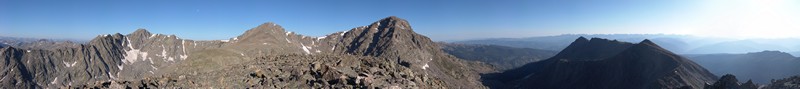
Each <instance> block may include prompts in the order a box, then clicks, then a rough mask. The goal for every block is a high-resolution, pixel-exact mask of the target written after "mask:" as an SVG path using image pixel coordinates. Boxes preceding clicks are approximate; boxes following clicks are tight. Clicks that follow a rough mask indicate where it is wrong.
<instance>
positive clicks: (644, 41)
mask: <svg viewBox="0 0 800 89" xmlns="http://www.w3.org/2000/svg"><path fill="white" fill-rule="evenodd" d="M639 44H648V45H656V43H653V41H650V39H644V40H642V42H639Z"/></svg>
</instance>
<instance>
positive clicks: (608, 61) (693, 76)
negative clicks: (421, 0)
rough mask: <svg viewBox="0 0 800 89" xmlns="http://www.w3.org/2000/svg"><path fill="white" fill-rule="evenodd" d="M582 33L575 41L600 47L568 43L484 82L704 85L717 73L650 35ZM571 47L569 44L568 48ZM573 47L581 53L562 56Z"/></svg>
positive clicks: (572, 87)
mask: <svg viewBox="0 0 800 89" xmlns="http://www.w3.org/2000/svg"><path fill="white" fill-rule="evenodd" d="M583 39H584V38H579V39H578V40H577V41H576V42H575V43H573V45H575V44H578V45H575V46H582V47H600V48H580V47H567V49H565V51H562V52H560V53H559V54H558V55H561V56H558V55H557V56H556V57H553V58H550V59H547V60H545V61H540V62H534V63H530V64H527V65H525V66H523V67H521V68H517V69H513V70H509V71H505V72H503V73H498V74H488V75H485V77H484V79H486V80H487V82H485V84H488V85H490V86H491V87H496V88H542V89H587V88H594V89H648V88H650V89H652V88H681V87H692V88H702V87H703V86H704V85H703V84H705V83H710V82H712V81H714V79H715V77H714V75H712V74H711V73H709V72H708V71H706V70H705V69H703V68H702V67H700V66H698V65H697V64H695V63H694V62H691V61H689V60H687V59H685V58H683V57H681V56H678V55H675V54H673V53H672V52H669V51H667V50H665V49H663V48H661V47H659V46H658V45H656V44H654V43H652V42H651V41H649V40H644V41H642V42H640V43H638V44H631V43H624V42H616V41H611V40H606V39H597V38H593V39H592V40H591V41H586V40H583ZM592 41H594V42H592ZM583 43H595V44H594V45H597V46H594V45H580V44H583ZM604 47H610V48H604ZM572 48H577V49H572ZM616 48H624V49H616ZM569 49H572V50H570V51H566V50H569ZM573 53H577V54H581V55H577V56H579V57H575V56H564V55H575V54H573ZM586 55H595V56H586ZM576 59H577V60H576ZM586 59H589V60H586Z"/></svg>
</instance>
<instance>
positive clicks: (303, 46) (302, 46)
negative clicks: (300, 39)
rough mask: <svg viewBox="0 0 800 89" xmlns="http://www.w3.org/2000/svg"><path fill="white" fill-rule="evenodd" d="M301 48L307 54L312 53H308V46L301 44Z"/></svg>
mask: <svg viewBox="0 0 800 89" xmlns="http://www.w3.org/2000/svg"><path fill="white" fill-rule="evenodd" d="M300 48H303V51H305V52H306V54H311V51H308V48H306V45H303V43H300Z"/></svg>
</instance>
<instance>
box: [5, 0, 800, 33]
mask: <svg viewBox="0 0 800 89" xmlns="http://www.w3.org/2000/svg"><path fill="white" fill-rule="evenodd" d="M763 1H772V2H767V3H764V2H763ZM753 3H756V4H753ZM758 3H761V4H758ZM797 6H800V3H797V1H792V0H761V1H755V0H454V1H444V0H409V1H385V0H341V1H334V0H319V1H317V0H314V1H312V0H274V1H270V0H263V1H261V0H259V1H256V0H253V1H223V0H212V1H203V0H162V1H147V0H136V1H123V0H90V1H86V0H77V1H67V0H2V1H0V36H12V37H34V38H62V39H84V40H88V39H91V38H94V37H95V36H97V35H100V34H111V33H122V34H127V33H130V32H133V31H134V30H136V29H137V28H145V29H148V30H149V31H151V32H153V33H161V34H175V35H177V36H179V37H182V38H188V39H196V40H219V39H228V38H231V37H235V36H238V35H240V34H242V33H243V32H244V31H246V30H248V29H250V28H253V27H255V26H257V25H260V24H262V23H265V22H275V23H278V24H280V25H282V26H283V27H284V28H286V29H287V30H288V31H293V32H297V33H300V34H304V35H309V36H322V35H325V34H328V33H333V32H338V31H345V30H349V29H351V28H354V27H358V26H363V25H368V24H369V23H372V22H374V21H377V20H379V19H381V18H384V17H387V16H398V17H400V18H404V19H406V20H408V21H409V22H410V23H411V25H412V27H413V28H414V30H415V31H416V32H417V33H420V34H424V35H427V36H428V37H430V38H432V39H434V40H437V41H444V40H464V39H479V38H498V37H531V36H547V35H559V34H630V33H636V34H655V33H666V34H690V35H707V36H722V37H725V36H730V37H770V36H772V37H793V36H788V35H789V34H785V35H787V36H783V35H779V36H775V35H776V34H775V33H792V32H794V33H800V30H798V29H797V28H800V27H798V26H795V25H794V24H796V23H797V22H798V19H797V18H796V17H797V16H800V14H797V13H796V12H798V11H800V10H798V8H797ZM765 10H766V11H769V12H758V11H765ZM742 13H745V14H744V15H738V14H742ZM747 13H760V14H747ZM764 13H766V14H764ZM730 14H737V15H730ZM764 19H766V20H764ZM764 27H770V28H764ZM731 29H733V30H731ZM764 29H777V30H768V31H766V32H763V31H764ZM720 31H724V32H729V33H715V32H720ZM787 31H788V32H787ZM795 31H796V32H795ZM758 32H762V33H758Z"/></svg>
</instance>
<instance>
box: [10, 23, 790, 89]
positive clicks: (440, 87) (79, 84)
mask: <svg viewBox="0 0 800 89" xmlns="http://www.w3.org/2000/svg"><path fill="white" fill-rule="evenodd" d="M584 36H586V37H584ZM587 37H591V39H587ZM599 37H604V38H599ZM575 38H577V39H575ZM634 41H639V42H638V43H631V42H634ZM776 41H787V42H776ZM0 42H2V44H0V59H3V60H0V63H2V64H3V65H0V68H2V69H1V70H2V73H0V77H1V78H0V87H3V88H115V89H119V88H270V89H272V88H326V89H329V88H361V89H376V88H378V89H384V88H388V89H400V88H411V89H419V88H422V89H448V88H457V89H485V88H499V89H654V88H658V89H701V88H705V89H755V88H763V89H787V88H788V89H793V88H797V85H800V84H798V83H797V82H796V80H798V77H797V76H796V75H797V73H799V72H800V71H794V69H795V68H796V64H799V63H797V62H796V61H797V60H798V58H796V57H794V56H792V55H790V54H789V53H785V52H779V51H763V52H753V53H746V54H704V53H717V52H734V53H735V52H738V51H750V50H760V49H770V48H769V47H760V46H772V47H774V48H776V49H793V47H792V45H795V46H796V45H800V42H797V43H798V44H794V42H793V41H791V40H730V39H727V40H726V39H723V40H719V39H710V38H700V37H692V36H682V35H663V34H661V35H646V34H638V35H637V34H628V35H619V34H618V35H581V34H572V35H560V36H548V37H533V38H519V39H486V40H472V41H459V42H450V43H447V42H434V41H432V40H431V39H430V38H428V37H426V36H424V35H420V34H418V33H416V32H415V31H414V30H413V29H412V27H411V26H410V24H409V22H408V21H406V20H404V19H401V18H398V17H395V16H390V17H386V18H383V19H380V20H378V21H375V22H372V23H370V24H367V25H365V26H360V27H355V28H352V29H349V30H347V31H342V32H335V33H330V34H327V35H325V36H321V37H311V36H304V35H300V34H297V33H294V32H291V31H287V30H285V29H284V28H283V27H281V26H280V25H278V24H276V23H272V22H267V23H263V24H261V25H259V26H257V27H254V28H251V29H249V30H247V31H245V32H244V33H243V34H241V35H239V36H236V37H232V38H230V39H226V40H191V39H183V38H180V37H178V36H175V35H166V34H156V33H151V32H149V31H148V30H146V29H137V30H135V31H133V32H132V33H130V34H120V33H115V34H102V35H97V36H96V37H95V38H94V39H92V40H90V41H87V42H71V41H64V40H39V39H25V38H11V37H0ZM769 42H776V44H774V45H773V44H766V43H769ZM717 47H750V48H742V49H743V50H739V49H735V50H715V49H719V48H717ZM673 50H675V51H678V52H673ZM789 52H800V50H795V51H791V50H790V51H789ZM694 53H699V54H694ZM678 54H682V55H678ZM706 68H708V69H706ZM766 72H769V73H766ZM715 74H716V75H715ZM717 75H723V76H722V77H717ZM734 75H736V76H739V79H747V80H748V81H747V82H745V83H742V82H740V81H739V80H738V79H737V77H736V76H734ZM787 77H788V78H787ZM780 78H784V79H780ZM771 79H779V80H771ZM767 80H769V81H767ZM759 84H763V85H759Z"/></svg>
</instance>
